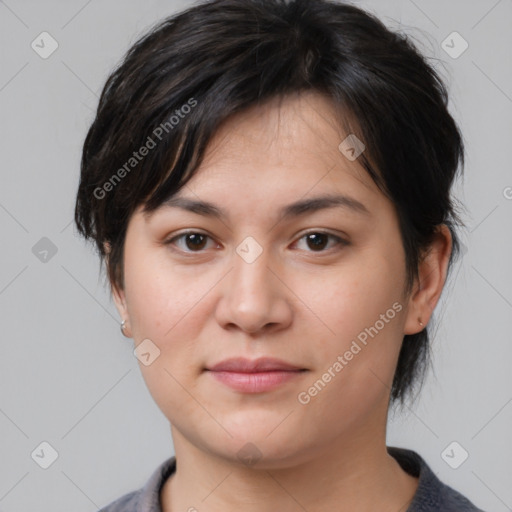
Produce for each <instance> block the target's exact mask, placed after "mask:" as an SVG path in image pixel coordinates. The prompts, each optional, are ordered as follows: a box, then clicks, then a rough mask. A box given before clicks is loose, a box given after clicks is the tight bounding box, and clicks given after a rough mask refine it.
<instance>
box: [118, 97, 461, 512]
mask: <svg viewBox="0 0 512 512" xmlns="http://www.w3.org/2000/svg"><path fill="white" fill-rule="evenodd" d="M333 110H334V109H333V106H332V105H331V103H330V102H329V100H328V99H327V98H325V97H323V96H320V95H318V94H317V93H311V92H308V93H302V94H300V95H294V96H288V97H286V98H285V100H284V101H283V102H282V103H281V104H279V103H277V102H276V101H275V100H272V101H270V102H267V103H266V104H264V105H260V106H258V107H254V108H251V109H250V110H247V111H245V112H243V113H239V114H237V115H235V116H233V117H231V118H230V119H228V120H227V121H226V122H225V123H224V124H223V125H222V126H221V127H220V129H219V130H218V131H217V132H216V134H215V137H214V139H213V140H212V141H211V143H210V145H209V147H208V150H207V152H206V156H205V160H204V161H203V163H202V165H201V167H200V168H199V170H198V172H197V173H196V174H195V176H194V177H193V178H192V180H191V181H190V182H189V183H188V184H187V185H186V186H185V187H184V188H183V189H182V190H181V191H180V193H179V195H180V196H184V197H188V198H192V199H201V200H206V201H210V202H212V203H215V204H216V205H218V206H219V207H222V208H224V209H225V210H226V212H227V215H228V217H227V218H226V219H224V220H219V219H215V218H213V217H206V216H203V215H199V214H197V213H192V212H188V211H184V210H181V209H179V208H176V207H162V208H161V209H159V210H157V211H156V212H155V213H153V214H152V215H151V216H149V217H148V218H146V217H144V216H143V215H142V213H141V208H139V209H138V210H137V211H136V212H135V213H134V215H133V216H132V217H131V219H130V222H129V225H128V230H127V235H126V241H125V260H124V273H125V283H124V289H121V288H120V287H117V286H115V285H113V297H114V300H115V303H116V306H117V308H118V310H119V313H120V315H121V317H122V318H123V319H125V320H126V329H125V333H126V334H128V335H129V336H131V337H133V339H134V341H135V346H138V345H139V344H140V343H141V342H142V340H144V339H146V338H149V339H150V340H152V342H153V343H154V344H155V345H157V346H158V348H159V350H160V356H159V357H157V358H156V359H155V360H154V361H153V362H152V363H151V364H150V365H149V366H145V365H143V364H142V363H139V364H140V370H141V372H142V375H143V377H144V379H145V382H146V384H147V386H148V389H149V391H150V393H151V394H152V396H153V398H154V400H155V402H156V403H157V405H158V406H159V408H160V409H161V411H162V412H163V414H164V415H165V416H166V417H167V418H168V420H169V422H170V426H171V433H172V438H173V443H174V448H175V452H176V458H177V461H178V467H177V471H176V473H175V474H173V475H172V476H171V477H170V478H169V479H168V480H167V481H166V483H165V485H164V487H163V489H162V492H161V501H162V507H163V510H164V512H171V511H172V512H176V511H186V510H190V511H192V510H195V509H196V510H198V511H200V512H202V511H212V512H217V511H227V510H228V511H229V510H233V511H234V510H244V511H247V512H252V511H258V512H261V511H269V512H270V511H275V510H280V511H284V512H288V511H289V512H292V511H293V512H295V511H303V510H307V511H308V512H315V511H320V510H322V511H323V510H338V511H352V512H353V511H361V512H362V511H370V510H372V511H373V510H377V509H378V510H380V511H384V512H386V511H389V512H398V511H399V510H403V511H405V510H406V508H407V505H408V504H409V503H410V501H411V500H412V498H413V496H414V493H415V491H416V488H417V484H418V481H417V479H416V478H414V477H412V476H410V475H408V474H407V473H406V472H404V471H403V470H402V469H401V467H400V466H399V465H398V463H397V462H396V460H395V459H394V458H393V457H391V456H390V455H388V453H387V451H386V421H387V410H388V403H389V393H390V388H391V383H392V379H393V374H394V370H395V367H396V362H397V358H398V353H399V349H400V346H401V342H402V339H403V336H404V335H405V334H413V333H416V332H419V331H420V330H421V329H422V328H423V327H422V326H421V325H420V324H419V320H421V321H422V322H423V324H424V325H426V324H427V322H428V320H429V318H430V316H431V313H432V311H433V309H434V307H435V305H436V304H437V302H438V299H439V297H440V295H441V292H442V289H443V286H444V283H445V279H446V272H447V266H448V259H449V255H450V251H451V237H450V232H449V230H448V228H447V227H446V226H444V225H442V226H440V229H439V231H438V236H437V237H436V239H435V240H434V242H433V244H432V247H431V250H430V251H429V253H428V254H427V256H426V257H425V258H424V259H423V261H422V262H421V264H420V267H419V275H420V280H419V281H418V282H417V283H415V286H414V287H413V290H412V292H411V293H410V294H409V295H408V296H405V295H403V290H404V286H405V253H404V249H403V246H402V242H401V238H400V232H399V227H398V226H399V225H398V219H397V215H396V211H395V208H394V205H393V204H392V203H391V202H390V201H389V200H388V199H387V198H386V197H385V196H384V195H383V194H382V193H381V192H380V191H379V190H378V188H377V186H376V185H375V184H374V182H373V181H372V180H371V178H370V177H369V176H368V175H367V173H366V171H365V170H364V169H363V167H362V166H361V165H360V163H359V161H358V160H357V159H356V160H355V161H349V160H348V159H347V158H345V156H344V155H342V153H341V152H340V151H339V149H338V145H339V144H340V142H341V141H342V140H343V139H344V138H345V137H346V135H347V134H344V133H343V132H342V131H341V130H340V128H338V124H337V122H336V120H335V118H334V117H333ZM325 193H343V194H346V195H349V196H351V197H353V198H356V199H357V200H358V201H360V202H362V203H363V204H364V205H365V206H366V207H367V208H368V210H369V212H370V213H369V215H362V214H358V213H356V212H353V211H351V210H349V209H346V208H340V207H335V208H330V209H323V210H320V211H316V212H310V213H308V214H306V215H302V216H300V217H295V218H290V219H286V220H283V219H281V220H279V218H278V213H277V212H278V210H279V209H280V208H281V207H282V206H284V205H287V204H289V203H292V202H294V201H297V200H299V199H304V198H306V197H307V198H311V197H316V196H319V195H323V194H325ZM187 229H190V230H194V231H196V232H197V231H199V232H200V233H204V234H206V235H207V237H206V238H204V239H200V240H199V242H198V241H197V240H198V239H196V240H195V244H196V245H194V241H191V239H190V237H181V238H180V239H178V240H175V241H174V245H170V244H166V243H165V242H166V241H167V240H169V239H171V238H172V237H173V236H178V235H179V234H182V233H183V231H185V230H187ZM311 231H312V232H315V233H318V232H320V233H322V232H329V233H331V234H332V235H334V237H336V236H339V237H340V238H342V239H344V240H346V241H347V242H349V244H348V245H339V244H338V243H337V242H336V238H331V237H324V238H320V248H317V246H315V244H314V243H312V242H311V241H310V242H309V243H308V239H307V238H306V237H305V236H304V235H305V234H306V233H308V232H311ZM248 236H251V237H253V238H254V239H255V240H256V241H257V243H258V244H259V246H260V247H261V249H262V251H263V252H262V253H261V255H260V256H259V257H258V258H257V259H256V260H255V261H254V262H252V263H248V262H247V261H245V260H244V259H243V258H242V257H240V256H239V254H237V252H236V249H237V247H238V246H239V245H240V244H241V242H242V241H243V240H244V239H245V238H246V237H248ZM187 242H188V243H187ZM420 283H421V286H420V285H419V284H420ZM395 302H398V303H400V304H401V305H402V309H401V311H399V312H397V313H396V315H395V316H394V318H393V319H392V320H389V321H388V322H387V323H386V324H385V326H384V328H382V329H380V330H379V332H378V334H377V335H376V336H374V337H373V338H370V337H369V338H368V343H367V345H366V346H364V347H363V348H362V350H361V351H360V352H359V353H358V354H357V355H355V356H354V357H353V359H352V360H350V361H348V364H347V365H346V366H344V368H343V370H342V371H340V372H339V373H336V376H335V377H333V378H332V379H331V381H330V382H328V384H327V385H326V386H325V387H324V388H323V389H322V390H321V392H319V393H318V394H317V395H316V396H314V397H312V398H311V400H310V401H309V403H307V404H305V405H303V404H301V403H299V401H298V399H297V396H298V394H299V393H300V392H301V391H307V390H308V389H309V388H310V387H311V386H312V385H313V384H314V383H315V381H317V380H318V379H321V378H322V375H323V374H324V373H325V372H326V371H327V369H328V368H329V367H332V365H333V363H334V362H335V361H336V360H337V357H338V356H339V355H343V354H344V353H345V352H346V351H347V350H348V349H349V348H350V345H351V343H352V341H353V340H355V339H356V337H357V335H358V334H359V333H361V332H362V331H363V330H364V329H365V327H369V326H374V325H375V323H376V321H377V320H379V318H381V316H380V315H382V314H385V313H386V311H387V310H388V309H389V308H391V307H392V304H393V303H395ZM236 356H244V357H247V358H249V359H256V358H258V357H260V356H271V357H277V358H280V359H284V360H285V361H288V362H290V363H291V364H295V365H297V366H300V367H302V368H306V369H307V370H308V371H306V372H303V373H301V374H300V375H298V376H296V377H295V378H294V379H293V380H291V381H289V382H287V383H285V384H283V385H281V386H280V387H279V388H277V389H275V390H272V391H268V392H263V393H257V394H248V393H241V392H238V391H234V390H233V389H231V388H229V387H227V386H226V385H224V384H223V383H221V382H218V381H217V380H216V379H214V378H213V377H212V375H211V373H208V372H205V371H203V370H204V368H205V367H206V366H211V365H213V364H215V363H217V362H220V361H222V360H224V359H227V358H229V357H236ZM248 442H250V443H253V445H255V446H256V447H257V449H258V451H259V454H260V455H259V457H260V458H259V459H258V460H257V461H256V463H254V464H253V465H247V464H244V463H243V462H242V461H240V460H239V459H238V457H237V453H238V452H239V450H240V449H241V448H242V447H243V446H244V445H245V444H246V443H248Z"/></svg>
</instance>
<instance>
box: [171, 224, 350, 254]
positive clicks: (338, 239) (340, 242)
mask: <svg viewBox="0 0 512 512" xmlns="http://www.w3.org/2000/svg"><path fill="white" fill-rule="evenodd" d="M313 234H315V235H326V236H328V237H330V238H332V239H334V240H335V241H336V245H337V246H341V247H345V246H347V245H350V243H349V242H347V241H346V240H344V239H343V238H341V237H339V236H337V235H334V234H332V233H329V232H328V231H314V230H313V231H308V232H307V233H304V234H303V235H302V236H301V237H300V238H299V239H298V240H302V239H304V238H306V237H307V236H309V235H313ZM187 235H202V236H205V237H207V238H209V239H210V240H212V238H211V237H210V235H208V234H206V233H203V232H201V231H184V232H183V233H180V234H178V235H174V236H173V237H171V238H169V239H167V240H166V241H165V242H164V245H174V242H175V241H176V240H179V239H183V238H184V237H186V236H187ZM173 250H175V249H174V248H173ZM331 250H332V248H331ZM331 250H329V249H322V250H320V251H307V252H311V253H313V254H314V253H318V254H321V253H328V252H330V251H331ZM177 252H181V253H183V254H201V253H202V252H204V250H199V251H190V250H187V251H183V250H181V249H178V250H177Z"/></svg>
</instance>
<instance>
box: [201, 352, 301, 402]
mask: <svg viewBox="0 0 512 512" xmlns="http://www.w3.org/2000/svg"><path fill="white" fill-rule="evenodd" d="M206 371H208V372H209V373H210V374H211V375H212V376H213V377H214V378H215V379H216V380H218V381H219V382H221V383H223V384H225V385H226V386H228V387H230V388H232V389H234V390H235V391H240V392H242V393H262V392H264V391H271V390H272V389H275V388H277V387H279V386H281V385H283V384H285V383H287V382H289V381H291V380H293V379H296V378H297V377H298V376H300V375H302V374H303V373H304V372H305V371H307V369H306V368H300V367H298V366H295V365H292V364H290V363H287V362H286V361H282V360H280V359H274V358H270V357H262V358H260V359H255V360H250V359H245V358H243V357H237V358H232V359H226V360H225V361H221V362H220V363H217V364H215V365H214V366H212V367H211V368H206Z"/></svg>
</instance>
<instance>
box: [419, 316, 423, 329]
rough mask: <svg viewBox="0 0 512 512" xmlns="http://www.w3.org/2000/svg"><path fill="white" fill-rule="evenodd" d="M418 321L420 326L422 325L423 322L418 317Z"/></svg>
mask: <svg viewBox="0 0 512 512" xmlns="http://www.w3.org/2000/svg"><path fill="white" fill-rule="evenodd" d="M418 322H419V324H420V325H421V327H423V322H422V321H421V320H420V319H419V318H418Z"/></svg>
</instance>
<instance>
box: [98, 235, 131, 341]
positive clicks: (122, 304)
mask: <svg viewBox="0 0 512 512" xmlns="http://www.w3.org/2000/svg"><path fill="white" fill-rule="evenodd" d="M103 248H104V250H105V262H106V265H107V269H108V268H109V264H110V263H109V255H110V244H109V243H108V242H104V243H103ZM110 290H111V293H112V298H113V299H114V303H115V305H116V308H117V311H118V312H119V316H120V317H121V320H125V321H126V324H125V328H124V332H125V333H126V334H129V332H130V319H129V316H128V308H127V307H126V298H125V293H124V290H123V289H121V288H119V287H118V286H117V285H116V284H115V283H113V282H112V281H110Z"/></svg>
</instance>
